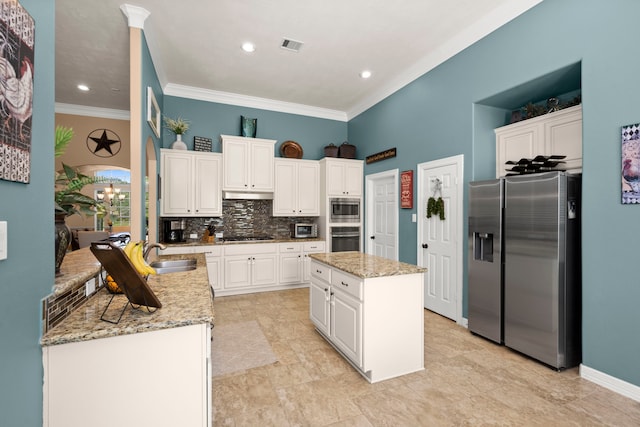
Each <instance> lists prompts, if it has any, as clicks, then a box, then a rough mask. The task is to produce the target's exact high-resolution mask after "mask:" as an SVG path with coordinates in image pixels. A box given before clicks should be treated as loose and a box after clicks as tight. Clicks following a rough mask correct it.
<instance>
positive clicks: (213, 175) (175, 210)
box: [160, 149, 222, 216]
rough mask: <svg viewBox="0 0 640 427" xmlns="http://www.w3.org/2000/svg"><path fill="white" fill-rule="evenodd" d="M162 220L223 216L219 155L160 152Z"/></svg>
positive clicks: (175, 151) (173, 151)
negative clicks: (164, 217)
mask: <svg viewBox="0 0 640 427" xmlns="http://www.w3.org/2000/svg"><path fill="white" fill-rule="evenodd" d="M160 177H161V179H160V181H161V192H160V197H161V203H160V215H161V216H221V215H222V191H221V187H220V184H221V179H222V157H221V155H220V154H219V153H205V152H197V151H183V150H168V149H161V150H160Z"/></svg>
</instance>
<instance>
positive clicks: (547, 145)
mask: <svg viewBox="0 0 640 427" xmlns="http://www.w3.org/2000/svg"><path fill="white" fill-rule="evenodd" d="M495 132H496V178H499V177H501V176H505V175H506V174H507V170H506V169H507V168H508V165H505V163H506V162H507V161H508V160H512V161H516V162H517V161H518V160H520V159H522V158H527V159H531V158H534V157H535V156H537V155H543V156H551V155H563V156H566V158H564V159H563V160H564V162H565V163H564V165H563V169H567V170H568V171H570V172H580V171H581V170H582V105H576V106H575V107H569V108H565V109H563V110H560V111H556V112H553V113H549V114H545V115H543V116H538V117H535V118H533V119H529V120H525V121H522V122H518V123H513V124H510V125H507V126H503V127H501V128H497V129H496V130H495Z"/></svg>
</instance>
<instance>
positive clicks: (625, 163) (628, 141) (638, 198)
mask: <svg viewBox="0 0 640 427" xmlns="http://www.w3.org/2000/svg"><path fill="white" fill-rule="evenodd" d="M621 178H622V204H624V205H631V204H638V203H640V123H636V124H632V125H627V126H623V127H622V177H621Z"/></svg>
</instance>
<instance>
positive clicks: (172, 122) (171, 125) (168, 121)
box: [164, 116, 189, 135]
mask: <svg viewBox="0 0 640 427" xmlns="http://www.w3.org/2000/svg"><path fill="white" fill-rule="evenodd" d="M164 127H166V128H167V129H169V130H170V131H171V132H173V133H175V134H176V135H182V134H184V133H186V132H187V131H188V130H189V122H188V121H187V120H185V119H183V118H182V117H178V118H177V119H172V118H171V117H167V116H165V117H164Z"/></svg>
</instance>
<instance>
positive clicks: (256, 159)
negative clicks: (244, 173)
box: [249, 142, 273, 191]
mask: <svg viewBox="0 0 640 427" xmlns="http://www.w3.org/2000/svg"><path fill="white" fill-rule="evenodd" d="M249 170H250V176H251V179H250V181H251V186H250V189H251V190H255V191H273V144H271V143H264V142H252V143H251V156H250V166H249Z"/></svg>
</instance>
